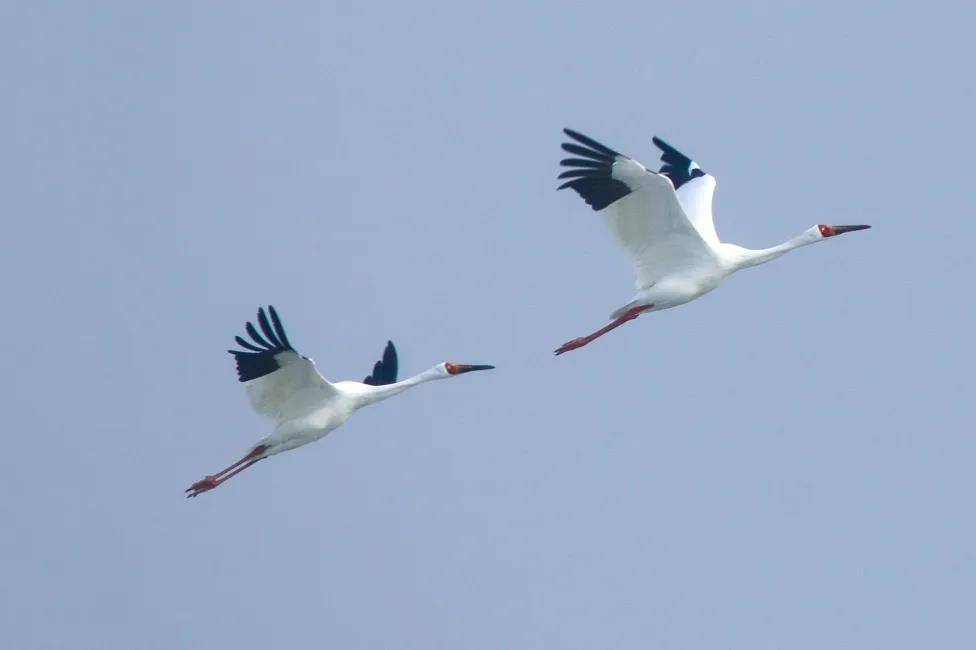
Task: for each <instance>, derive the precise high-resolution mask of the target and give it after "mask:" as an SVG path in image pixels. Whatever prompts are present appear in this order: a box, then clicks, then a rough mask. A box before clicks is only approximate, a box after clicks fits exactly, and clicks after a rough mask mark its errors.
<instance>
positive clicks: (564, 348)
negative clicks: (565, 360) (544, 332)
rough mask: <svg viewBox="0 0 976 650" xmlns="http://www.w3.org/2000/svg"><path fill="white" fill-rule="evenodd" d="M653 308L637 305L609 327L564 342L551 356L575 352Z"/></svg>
mask: <svg viewBox="0 0 976 650" xmlns="http://www.w3.org/2000/svg"><path fill="white" fill-rule="evenodd" d="M653 308H654V305H638V306H637V307H634V308H632V309H628V310H627V311H625V312H624V313H623V314H621V315H620V316H619V317H617V318H615V319H614V320H613V321H611V322H610V324H609V325H607V326H605V327H601V328H600V329H598V330H597V331H595V332H593V333H592V334H587V335H586V336H581V337H579V338H577V339H573V340H572V341H566V342H565V343H563V344H562V345H560V346H559V347H558V348H556V349H555V351H554V352H553V354H555V355H556V356H557V357H558V356H559V355H560V354H562V353H564V352H569V351H570V350H576V349H577V348H581V347H583V346H584V345H586V344H587V343H591V342H592V341H595V340H596V339H598V338H600V337H601V336H603V335H604V334H606V333H607V332H610V331H612V330H614V329H616V328H618V327H620V326H621V325H623V324H624V323H626V322H627V321H632V320H634V319H635V318H637V317H638V316H640V315H641V314H642V313H644V312H645V311H649V310H651V309H653Z"/></svg>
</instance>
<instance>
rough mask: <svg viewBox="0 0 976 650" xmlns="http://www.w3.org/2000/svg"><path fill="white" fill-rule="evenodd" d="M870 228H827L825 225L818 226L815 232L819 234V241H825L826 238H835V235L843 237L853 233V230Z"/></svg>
mask: <svg viewBox="0 0 976 650" xmlns="http://www.w3.org/2000/svg"><path fill="white" fill-rule="evenodd" d="M870 227H871V226H828V225H827V224H823V223H822V224H820V225H818V226H817V230H818V231H819V232H820V238H821V239H827V238H828V237H835V236H836V235H843V234H844V233H845V232H854V231H855V230H867V229H868V228H870Z"/></svg>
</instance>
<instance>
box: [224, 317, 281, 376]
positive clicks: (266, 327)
mask: <svg viewBox="0 0 976 650" xmlns="http://www.w3.org/2000/svg"><path fill="white" fill-rule="evenodd" d="M268 312H269V313H270V314H271V322H270V323H269V322H268V317H267V315H266V314H265V312H264V308H263V307H262V308H260V309H258V325H260V327H261V329H262V330H263V331H264V336H266V337H267V338H268V339H270V341H269V340H265V338H264V337H262V336H261V334H259V333H258V331H257V329H256V328H255V327H254V324H253V323H251V322H248V323H247V324H246V325H245V326H244V329H245V330H246V331H247V334H248V335H249V336H250V337H251V341H247V340H246V339H244V338H242V337H240V336H235V337H234V340H235V341H236V342H237V344H238V345H240V346H241V347H242V348H244V350H228V352H229V353H231V354H233V355H234V359H235V361H236V362H237V378H238V380H239V381H242V382H244V381H250V380H252V379H257V378H258V377H264V376H265V375H268V374H271V373H272V372H274V371H275V370H277V369H278V368H280V367H281V366H280V365H279V364H278V362H277V361H276V360H275V355H278V354H281V353H282V352H288V351H289V350H293V349H294V348H292V347H291V343H289V342H288V339H287V337H285V335H284V333H285V330H284V328H283V327H282V326H281V321H280V320H279V318H278V313H277V312H276V311H275V309H274V307H270V306H269V307H268ZM272 324H273V327H272ZM246 350H249V351H246Z"/></svg>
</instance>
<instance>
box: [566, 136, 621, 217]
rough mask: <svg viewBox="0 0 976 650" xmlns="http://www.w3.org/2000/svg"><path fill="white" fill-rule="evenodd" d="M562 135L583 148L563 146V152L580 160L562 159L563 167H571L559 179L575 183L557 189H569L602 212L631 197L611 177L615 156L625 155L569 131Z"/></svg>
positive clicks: (571, 145)
mask: <svg viewBox="0 0 976 650" xmlns="http://www.w3.org/2000/svg"><path fill="white" fill-rule="evenodd" d="M563 133H565V134H566V135H568V136H569V137H571V138H572V139H573V140H576V142H579V143H581V144H583V145H586V146H585V147H582V146H580V145H579V144H575V143H572V142H564V143H563V144H562V148H563V151H568V152H569V153H571V154H575V155H577V156H583V157H582V158H564V159H563V160H561V161H560V162H559V164H560V165H562V166H563V167H569V168H570V169H569V170H568V171H564V172H563V173H561V174H560V175H559V178H571V179H575V180H569V181H566V182H565V183H563V184H562V185H560V186H559V187H558V188H557V189H560V190H562V189H565V188H567V187H569V188H572V189H573V190H574V191H575V192H576V193H577V194H579V195H580V196H581V197H583V200H584V201H586V203H587V204H588V205H590V206H591V207H592V208H593V209H594V210H602V209H603V208H605V207H607V206H608V205H610V204H611V203H613V202H614V201H617V200H619V199H622V198H623V197H625V196H627V195H628V194H630V192H631V190H630V188H629V187H627V184H626V183H624V182H623V181H619V180H617V179H615V178H613V163H614V162H615V161H616V160H617V158H618V157H620V158H625V157H626V156H624V155H622V154H620V153H617V152H616V151H614V150H613V149H611V148H610V147H608V146H606V145H604V144H601V143H599V142H597V141H596V140H594V139H593V138H590V137H587V136H585V135H583V134H582V133H579V132H577V131H573V130H572V129H563Z"/></svg>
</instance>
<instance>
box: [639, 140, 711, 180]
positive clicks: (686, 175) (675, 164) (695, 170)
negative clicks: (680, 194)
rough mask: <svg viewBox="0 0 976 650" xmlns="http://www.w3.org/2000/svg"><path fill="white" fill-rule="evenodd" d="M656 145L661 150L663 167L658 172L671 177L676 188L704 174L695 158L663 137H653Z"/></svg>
mask: <svg viewBox="0 0 976 650" xmlns="http://www.w3.org/2000/svg"><path fill="white" fill-rule="evenodd" d="M651 140H652V141H653V142H654V144H655V145H657V147H658V148H659V149H660V150H661V163H662V164H661V169H659V170H658V173H660V174H664V175H665V176H667V177H668V178H670V179H671V184H672V185H674V189H678V188H679V187H681V186H682V185H684V184H685V183H687V182H688V181H690V180H691V179H693V178H698V177H699V176H704V175H705V172H703V171H702V170H701V168H700V167H699V166H698V163H696V162H695V161H694V160H692V159H691V158H689V157H688V156H686V155H684V154H683V153H681V152H680V151H678V150H677V149H675V148H674V147H672V146H671V145H669V144H668V143H667V142H665V141H664V140H662V139H661V138H659V137H657V136H654V137H653V138H651Z"/></svg>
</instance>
